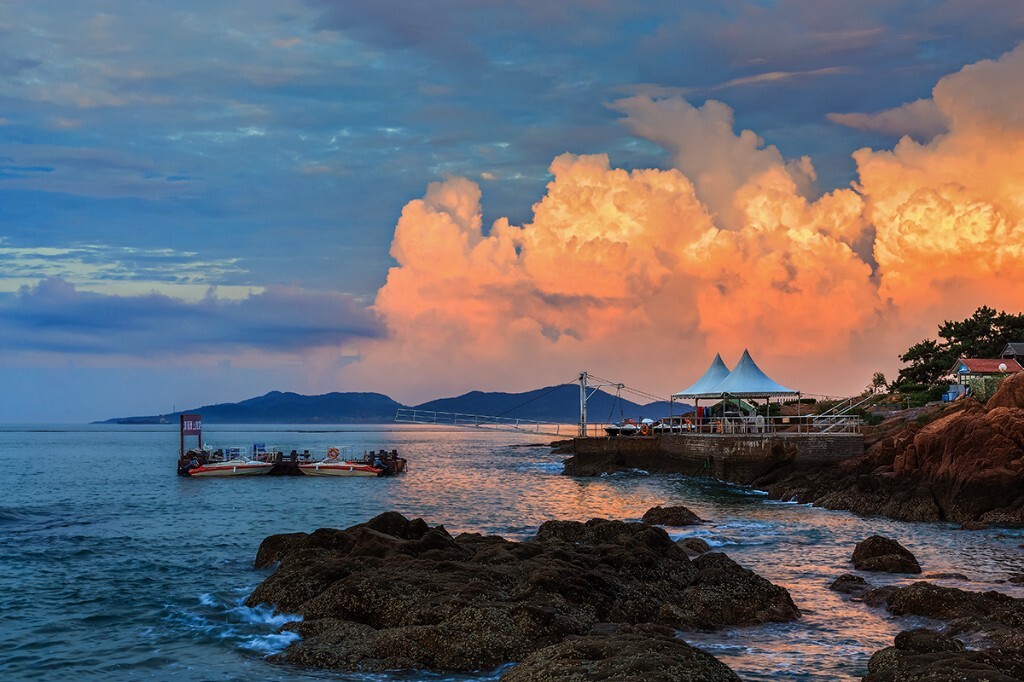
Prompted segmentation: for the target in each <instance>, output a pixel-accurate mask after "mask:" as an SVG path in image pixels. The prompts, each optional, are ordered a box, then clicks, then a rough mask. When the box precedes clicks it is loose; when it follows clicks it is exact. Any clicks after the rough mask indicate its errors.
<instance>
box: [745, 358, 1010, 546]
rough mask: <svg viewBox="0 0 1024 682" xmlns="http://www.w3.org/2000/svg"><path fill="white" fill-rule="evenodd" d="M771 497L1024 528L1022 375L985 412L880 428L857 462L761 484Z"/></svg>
mask: <svg viewBox="0 0 1024 682" xmlns="http://www.w3.org/2000/svg"><path fill="white" fill-rule="evenodd" d="M755 485H758V487H762V488H766V489H767V490H768V491H769V494H771V495H772V496H773V497H776V498H780V499H796V500H798V501H801V502H812V503H814V504H815V505H818V506H822V507H826V508H828V509H849V510H852V511H855V512H858V513H862V514H880V515H884V516H888V517H891V518H895V519H900V520H904V521H938V520H950V521H956V522H958V523H972V522H982V523H998V524H1006V525H1015V526H1022V525H1024V373H1020V374H1017V375H1014V376H1012V377H1009V378H1007V379H1006V380H1005V381H1003V383H1002V384H1001V386H1000V388H999V390H998V391H997V392H996V394H995V395H994V396H993V397H992V398H991V399H990V400H989V403H988V405H987V406H982V405H980V404H979V403H978V402H977V401H975V400H974V399H972V398H968V399H965V400H961V401H959V402H958V403H957V404H956V405H955V406H952V407H950V408H948V409H946V410H945V411H944V412H942V413H941V416H939V417H938V418H937V419H935V421H932V422H931V423H928V424H924V425H922V424H918V423H915V422H911V423H905V422H900V421H897V420H893V423H891V424H888V423H887V424H884V425H882V427H881V429H880V430H879V432H878V434H877V437H876V439H875V442H874V443H873V444H872V445H871V446H870V447H869V448H868V450H867V452H866V453H865V454H864V455H863V456H862V457H855V458H852V459H849V460H846V461H844V462H842V463H840V464H839V465H838V466H836V467H833V468H831V469H829V470H827V471H821V472H814V473H798V474H793V475H790V476H789V477H787V478H785V479H782V480H781V481H780V480H767V479H766V480H762V481H759V482H756V483H755Z"/></svg>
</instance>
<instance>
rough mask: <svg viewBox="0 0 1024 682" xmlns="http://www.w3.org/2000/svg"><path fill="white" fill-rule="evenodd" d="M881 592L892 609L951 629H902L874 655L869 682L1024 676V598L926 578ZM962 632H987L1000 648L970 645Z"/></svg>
mask: <svg viewBox="0 0 1024 682" xmlns="http://www.w3.org/2000/svg"><path fill="white" fill-rule="evenodd" d="M876 592H879V593H880V594H881V595H882V599H881V601H882V602H883V603H884V604H885V605H886V607H887V608H888V609H889V611H890V612H891V613H893V614H895V615H900V616H908V615H912V616H924V617H927V618H931V619H934V620H939V621H944V622H945V623H946V628H947V631H946V632H945V633H939V632H936V631H934V630H923V629H922V630H909V631H906V632H901V633H900V634H898V635H897V636H896V639H895V641H894V646H891V647H887V648H885V649H882V650H881V651H878V652H876V653H875V654H874V655H873V656H872V657H871V660H870V662H869V663H868V672H869V674H868V676H867V677H865V678H864V682H911V681H916V680H922V681H923V680H938V681H949V682H953V681H954V680H955V681H962V680H966V681H973V680H977V681H978V682H981V681H982V680H987V681H989V682H1009V681H1012V680H1024V632H1022V630H1021V628H1022V627H1024V599H1015V598H1013V597H1010V596H1008V595H1005V594H1001V593H999V592H968V591H965V590H958V589H955V588H951V587H940V586H938V585H933V584H931V583H926V582H917V583H914V584H912V585H909V586H907V587H899V588H888V589H887V590H885V591H884V592H882V591H881V590H877V591H876ZM869 596H870V595H869ZM959 635H973V636H978V635H981V636H983V637H984V638H985V639H986V640H988V641H990V642H992V643H994V644H996V647H994V648H988V649H983V650H969V649H967V648H966V647H965V646H964V643H963V642H962V641H960V640H958V639H954V637H956V636H959Z"/></svg>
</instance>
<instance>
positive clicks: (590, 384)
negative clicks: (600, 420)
mask: <svg viewBox="0 0 1024 682" xmlns="http://www.w3.org/2000/svg"><path fill="white" fill-rule="evenodd" d="M591 379H593V380H594V381H591ZM604 386H614V387H615V388H616V389H617V390H618V391H621V390H622V389H624V388H625V387H626V386H625V384H618V383H615V382H613V381H607V380H605V379H600V378H598V377H595V376H593V375H591V374H589V373H588V372H580V438H585V437H586V435H587V401H588V400H590V398H591V397H592V396H593V395H594V394H595V393H597V391H598V390H599V389H601V388H602V387H604ZM590 389H593V390H590Z"/></svg>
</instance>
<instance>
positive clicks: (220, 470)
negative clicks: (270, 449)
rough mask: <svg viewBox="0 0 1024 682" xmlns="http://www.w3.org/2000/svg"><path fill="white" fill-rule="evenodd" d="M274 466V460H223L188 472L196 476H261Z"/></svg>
mask: <svg viewBox="0 0 1024 682" xmlns="http://www.w3.org/2000/svg"><path fill="white" fill-rule="evenodd" d="M273 468H274V464H273V463H272V462H240V463H235V462H223V463H218V464H206V465H204V466H201V467H199V468H198V469H192V470H191V471H189V472H188V475H189V476H192V477H194V478H213V477H216V476H259V475H261V474H266V473H268V472H269V471H270V470H271V469H273Z"/></svg>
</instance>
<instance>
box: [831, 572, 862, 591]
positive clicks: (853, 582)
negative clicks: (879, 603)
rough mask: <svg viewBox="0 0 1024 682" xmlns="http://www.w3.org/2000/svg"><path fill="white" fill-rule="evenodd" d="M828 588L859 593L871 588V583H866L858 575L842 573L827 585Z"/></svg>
mask: <svg viewBox="0 0 1024 682" xmlns="http://www.w3.org/2000/svg"><path fill="white" fill-rule="evenodd" d="M828 589H830V590H833V591H835V592H840V593H842V594H852V595H860V594H863V593H864V592H867V591H868V590H870V589H871V585H869V584H868V581H867V580H864V578H862V577H860V576H859V575H853V574H852V573H844V574H842V575H841V576H839V577H838V578H836V579H835V580H834V581H832V584H831V585H829V586H828Z"/></svg>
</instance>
